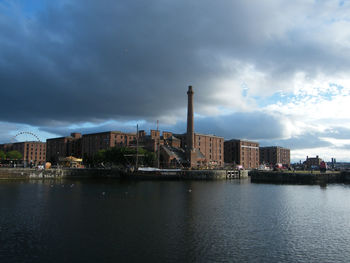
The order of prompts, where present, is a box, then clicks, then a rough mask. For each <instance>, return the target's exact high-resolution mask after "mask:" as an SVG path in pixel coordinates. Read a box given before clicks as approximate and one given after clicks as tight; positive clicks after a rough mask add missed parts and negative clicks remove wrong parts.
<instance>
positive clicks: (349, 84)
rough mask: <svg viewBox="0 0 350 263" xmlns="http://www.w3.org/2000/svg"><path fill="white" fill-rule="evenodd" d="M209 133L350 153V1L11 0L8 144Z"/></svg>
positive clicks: (1, 46)
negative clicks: (191, 119) (189, 123)
mask: <svg viewBox="0 0 350 263" xmlns="http://www.w3.org/2000/svg"><path fill="white" fill-rule="evenodd" d="M189 85H192V86H193V90H194V110H195V131H196V132H198V133H204V134H207V133H208V134H215V135H217V136H222V137H224V138H225V139H226V140H229V139H244V140H253V141H257V142H259V143H260V146H276V145H277V146H282V147H287V148H290V149H291V159H292V162H296V161H299V160H302V161H303V160H305V159H306V156H316V155H319V156H320V157H321V158H323V159H325V160H327V161H328V160H330V159H331V158H333V157H334V158H336V160H337V161H338V162H339V161H350V113H349V110H348V108H349V104H350V1H339V0H337V1H335V0H329V1H327V0H313V1H311V0H294V1H289V0H266V1H253V0H242V1H239V0H216V1H213V0H176V1H173V0H172V1H170V0H147V1H144V0H132V1H131V0H101V1H96V0H59V1H58V0H31V1H27V0H0V91H1V95H0V143H6V142H11V141H14V140H21V139H22V138H20V137H19V136H17V137H15V135H16V134H18V133H19V132H32V133H35V134H36V135H37V136H38V137H39V138H40V139H41V140H42V141H45V140H46V139H47V138H53V137H58V136H68V135H69V134H70V133H71V132H82V133H92V132H99V131H109V130H120V131H126V132H135V130H136V125H137V124H138V125H139V128H140V129H144V130H146V131H147V132H149V130H150V129H156V127H157V126H156V123H157V120H159V129H160V130H165V131H173V132H175V133H184V132H185V131H186V116H187V115H186V111H187V109H186V106H187V94H186V92H187V89H188V86H189Z"/></svg>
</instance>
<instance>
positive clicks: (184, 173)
mask: <svg viewBox="0 0 350 263" xmlns="http://www.w3.org/2000/svg"><path fill="white" fill-rule="evenodd" d="M46 178H47V179H64V178H123V179H141V180H142V179H174V180H176V179H178V180H180V179H181V180H186V179H190V180H223V179H240V178H248V171H245V170H241V171H232V170H180V169H179V170H158V171H152V172H149V171H147V172H144V171H138V172H129V171H124V170H120V169H113V168H110V169H98V168H95V169H94V168H83V169H82V168H67V169H47V170H38V169H30V168H1V169H0V179H10V180H11V179H46Z"/></svg>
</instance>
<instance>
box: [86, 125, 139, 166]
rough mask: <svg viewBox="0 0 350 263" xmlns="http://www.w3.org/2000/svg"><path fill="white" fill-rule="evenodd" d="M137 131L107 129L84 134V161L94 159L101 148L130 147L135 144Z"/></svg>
mask: <svg viewBox="0 0 350 263" xmlns="http://www.w3.org/2000/svg"><path fill="white" fill-rule="evenodd" d="M135 141H136V133H125V132H120V131H107V132H99V133H92V134H84V135H83V136H82V143H81V144H82V147H81V149H82V150H81V152H82V157H83V159H84V162H89V161H90V160H92V158H93V157H94V155H95V154H96V153H97V152H98V151H100V150H106V149H109V148H111V147H115V146H125V147H129V146H131V145H134V144H135Z"/></svg>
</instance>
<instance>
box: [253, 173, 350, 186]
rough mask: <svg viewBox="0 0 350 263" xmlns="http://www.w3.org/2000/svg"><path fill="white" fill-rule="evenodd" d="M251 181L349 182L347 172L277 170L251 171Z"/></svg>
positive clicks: (298, 182)
mask: <svg viewBox="0 0 350 263" xmlns="http://www.w3.org/2000/svg"><path fill="white" fill-rule="evenodd" d="M249 175H250V176H251V182H252V183H280V184H324V183H325V184H327V183H350V173H349V172H331V171H327V172H326V173H319V172H309V171H305V172H300V171H297V172H283V171H282V172H278V171H251V172H250V174H249Z"/></svg>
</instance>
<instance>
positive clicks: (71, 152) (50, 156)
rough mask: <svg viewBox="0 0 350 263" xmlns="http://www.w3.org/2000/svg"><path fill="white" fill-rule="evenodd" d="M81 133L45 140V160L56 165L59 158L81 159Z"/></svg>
mask: <svg viewBox="0 0 350 263" xmlns="http://www.w3.org/2000/svg"><path fill="white" fill-rule="evenodd" d="M81 142H82V136H81V133H71V136H67V137H59V138H52V139H47V140H46V148H47V151H46V160H47V161H48V162H51V163H52V164H57V162H58V160H59V158H64V157H68V156H73V157H76V158H81V157H82V152H81V148H82V147H81Z"/></svg>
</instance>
